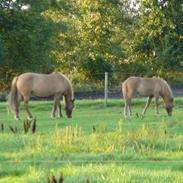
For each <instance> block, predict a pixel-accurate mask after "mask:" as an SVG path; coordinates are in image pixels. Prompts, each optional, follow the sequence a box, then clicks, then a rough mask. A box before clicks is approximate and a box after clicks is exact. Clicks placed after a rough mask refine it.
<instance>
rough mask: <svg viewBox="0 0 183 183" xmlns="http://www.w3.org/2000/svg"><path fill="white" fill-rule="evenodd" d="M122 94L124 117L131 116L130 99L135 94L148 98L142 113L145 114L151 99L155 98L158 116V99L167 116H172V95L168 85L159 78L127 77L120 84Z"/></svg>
mask: <svg viewBox="0 0 183 183" xmlns="http://www.w3.org/2000/svg"><path fill="white" fill-rule="evenodd" d="M122 92H123V97H124V100H125V107H124V116H125V117H127V116H128V115H131V99H132V97H133V95H134V94H135V93H139V95H141V96H145V97H148V98H147V103H146V106H145V108H144V110H143V112H142V115H144V114H145V112H146V110H147V108H148V107H149V105H150V102H151V100H152V98H153V97H154V98H155V112H156V114H158V113H159V112H158V99H159V97H162V98H163V100H164V103H165V108H166V111H167V113H168V115H169V116H171V115H172V109H173V94H172V91H171V89H170V87H169V85H168V83H167V82H166V81H165V80H164V79H161V78H159V77H152V78H142V77H129V78H128V79H126V80H125V81H124V82H123V83H122Z"/></svg>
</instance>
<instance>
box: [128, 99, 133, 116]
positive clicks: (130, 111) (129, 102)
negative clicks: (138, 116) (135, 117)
mask: <svg viewBox="0 0 183 183" xmlns="http://www.w3.org/2000/svg"><path fill="white" fill-rule="evenodd" d="M131 106H132V105H131V99H129V100H128V111H129V115H130V116H131V115H132V107H131Z"/></svg>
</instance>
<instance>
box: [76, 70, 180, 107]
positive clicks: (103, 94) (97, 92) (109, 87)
mask: <svg viewBox="0 0 183 183" xmlns="http://www.w3.org/2000/svg"><path fill="white" fill-rule="evenodd" d="M100 74H101V75H103V78H104V79H103V81H101V87H98V88H97V87H95V84H92V83H90V85H93V88H89V89H88V90H86V89H84V91H82V88H81V89H79V88H77V89H76V90H75V97H76V98H77V99H102V98H103V99H104V106H107V101H108V99H110V98H121V97H122V93H121V84H122V81H123V80H124V78H119V79H112V80H111V78H110V75H109V74H108V73H107V72H105V73H100ZM97 75H98V74H97ZM126 75H130V73H128V74H126ZM131 75H135V74H134V73H131ZM91 78H92V76H91ZM167 82H168V83H170V81H168V80H167ZM171 88H172V91H173V94H174V96H175V97H183V81H182V85H181V84H179V85H178V86H171ZM137 97H138V96H137Z"/></svg>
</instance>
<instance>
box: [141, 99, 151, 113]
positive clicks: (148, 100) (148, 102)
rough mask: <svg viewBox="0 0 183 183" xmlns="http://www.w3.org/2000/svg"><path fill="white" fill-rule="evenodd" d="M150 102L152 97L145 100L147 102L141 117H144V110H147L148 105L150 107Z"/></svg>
mask: <svg viewBox="0 0 183 183" xmlns="http://www.w3.org/2000/svg"><path fill="white" fill-rule="evenodd" d="M151 100H152V97H148V98H147V102H146V105H145V107H144V110H143V112H142V115H145V113H146V110H147V108H148V107H149V105H150V103H151Z"/></svg>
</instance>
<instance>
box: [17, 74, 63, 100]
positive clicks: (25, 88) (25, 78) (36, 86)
mask: <svg viewBox="0 0 183 183" xmlns="http://www.w3.org/2000/svg"><path fill="white" fill-rule="evenodd" d="M17 87H18V89H19V91H20V93H21V94H22V95H26V94H27V93H33V94H34V95H36V96H38V97H47V96H50V95H54V94H55V93H62V92H64V90H65V89H66V86H65V78H63V77H61V76H60V75H59V74H57V73H51V74H38V73H24V74H21V75H20V76H18V81H17Z"/></svg>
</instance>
